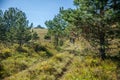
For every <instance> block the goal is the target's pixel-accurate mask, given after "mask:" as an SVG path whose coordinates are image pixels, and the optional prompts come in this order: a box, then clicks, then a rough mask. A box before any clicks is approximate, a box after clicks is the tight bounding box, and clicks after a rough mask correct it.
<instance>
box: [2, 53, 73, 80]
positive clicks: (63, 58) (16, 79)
mask: <svg viewBox="0 0 120 80" xmlns="http://www.w3.org/2000/svg"><path fill="white" fill-rule="evenodd" d="M72 57H73V55H72V54H69V53H59V54H56V55H55V56H53V57H52V58H50V59H48V60H46V61H44V62H42V63H41V62H39V63H37V64H35V65H33V66H32V67H30V68H28V69H27V70H24V71H22V72H19V73H18V74H15V75H12V76H11V77H9V78H5V79H4V80H55V79H56V77H57V75H58V74H60V73H61V72H62V69H63V68H64V67H65V65H66V64H67V62H69V61H70V60H71V58H72Z"/></svg>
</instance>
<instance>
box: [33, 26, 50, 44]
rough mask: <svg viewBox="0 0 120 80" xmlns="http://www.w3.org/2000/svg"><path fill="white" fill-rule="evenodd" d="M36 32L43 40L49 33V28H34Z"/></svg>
mask: <svg viewBox="0 0 120 80" xmlns="http://www.w3.org/2000/svg"><path fill="white" fill-rule="evenodd" d="M33 30H34V31H35V32H37V33H38V36H39V38H40V39H39V40H40V41H41V42H42V41H44V36H45V35H46V34H47V31H48V30H47V29H40V28H37V29H33Z"/></svg>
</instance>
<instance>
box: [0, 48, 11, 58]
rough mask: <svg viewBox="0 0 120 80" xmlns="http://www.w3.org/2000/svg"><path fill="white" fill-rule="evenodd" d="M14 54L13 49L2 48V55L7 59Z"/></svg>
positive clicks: (0, 55) (0, 54)
mask: <svg viewBox="0 0 120 80" xmlns="http://www.w3.org/2000/svg"><path fill="white" fill-rule="evenodd" d="M10 56H12V53H11V50H10V49H9V48H6V49H3V50H1V53H0V57H1V58H3V59H5V58H8V57H10Z"/></svg>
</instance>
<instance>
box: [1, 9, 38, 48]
mask: <svg viewBox="0 0 120 80" xmlns="http://www.w3.org/2000/svg"><path fill="white" fill-rule="evenodd" d="M28 24H29V22H28V20H27V17H26V15H25V13H24V12H22V11H21V10H19V9H17V8H9V9H8V10H5V11H4V12H2V10H0V35H1V36H0V42H1V43H7V42H9V43H12V44H13V43H18V44H19V45H20V46H21V45H23V44H24V43H27V42H29V41H30V40H32V39H37V38H38V36H37V34H36V33H32V31H31V28H32V26H33V25H32V24H31V25H30V26H29V25H28Z"/></svg>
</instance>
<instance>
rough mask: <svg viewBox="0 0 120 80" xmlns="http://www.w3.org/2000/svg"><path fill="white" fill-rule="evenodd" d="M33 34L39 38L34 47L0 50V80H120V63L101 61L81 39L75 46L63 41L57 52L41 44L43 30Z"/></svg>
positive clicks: (110, 60) (4, 48) (13, 47)
mask: <svg viewBox="0 0 120 80" xmlns="http://www.w3.org/2000/svg"><path fill="white" fill-rule="evenodd" d="M34 31H36V32H37V33H38V35H39V36H40V40H38V42H37V43H33V44H29V45H26V44H25V45H24V46H23V47H22V48H19V47H18V45H17V44H14V45H12V46H11V47H7V48H6V47H5V46H4V45H3V46H2V47H1V49H0V50H1V52H2V54H3V55H4V56H0V57H1V58H4V59H1V64H0V80H119V79H120V64H119V59H117V58H115V57H111V58H110V57H109V58H108V59H106V60H105V61H101V60H100V59H99V57H98V56H96V53H95V51H94V49H92V47H91V46H90V45H89V43H88V42H87V41H85V39H84V38H82V37H81V38H80V40H77V41H76V43H75V44H72V43H70V42H69V41H68V40H66V41H65V44H64V45H63V46H62V47H60V51H57V50H56V49H55V48H54V46H53V45H52V43H49V42H46V41H44V35H45V34H46V33H47V30H46V29H34ZM39 41H40V42H39ZM41 42H42V44H40V43H41ZM36 46H37V47H36ZM36 48H37V49H36ZM36 50H37V51H36ZM8 54H9V56H8ZM10 54H11V55H10ZM6 56H7V57H6ZM5 57H6V58H5Z"/></svg>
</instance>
